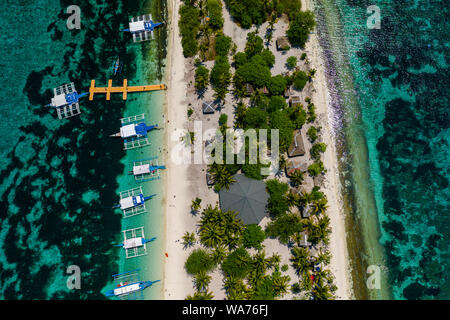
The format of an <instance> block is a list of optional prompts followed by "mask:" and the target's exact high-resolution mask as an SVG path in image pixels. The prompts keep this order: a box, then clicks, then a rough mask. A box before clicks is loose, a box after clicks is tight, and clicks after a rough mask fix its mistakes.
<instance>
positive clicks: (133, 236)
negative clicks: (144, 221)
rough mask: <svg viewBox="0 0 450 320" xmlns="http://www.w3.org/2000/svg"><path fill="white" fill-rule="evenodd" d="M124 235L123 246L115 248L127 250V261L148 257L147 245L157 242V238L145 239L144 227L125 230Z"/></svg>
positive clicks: (117, 245)
mask: <svg viewBox="0 0 450 320" xmlns="http://www.w3.org/2000/svg"><path fill="white" fill-rule="evenodd" d="M122 233H123V242H122V243H121V244H116V245H115V246H116V247H122V248H124V249H125V256H126V258H127V259H129V258H135V257H139V256H143V255H146V254H147V246H146V244H147V243H149V242H152V241H154V240H156V237H153V238H150V239H147V238H145V235H144V227H139V228H134V229H128V230H124V231H122Z"/></svg>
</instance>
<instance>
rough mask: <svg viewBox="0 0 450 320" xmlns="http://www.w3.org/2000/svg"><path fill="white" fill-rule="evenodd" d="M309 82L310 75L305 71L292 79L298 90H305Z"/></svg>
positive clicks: (296, 73) (295, 74)
mask: <svg viewBox="0 0 450 320" xmlns="http://www.w3.org/2000/svg"><path fill="white" fill-rule="evenodd" d="M307 81H308V75H307V74H306V73H305V72H303V71H301V70H300V71H297V72H295V73H294V75H293V77H292V82H293V84H294V86H295V88H296V89H297V90H300V91H301V90H303V88H304V87H305V85H306V82H307Z"/></svg>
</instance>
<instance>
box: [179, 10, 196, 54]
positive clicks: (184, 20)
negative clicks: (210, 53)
mask: <svg viewBox="0 0 450 320" xmlns="http://www.w3.org/2000/svg"><path fill="white" fill-rule="evenodd" d="M179 14H180V20H179V21H178V27H179V28H180V34H181V36H182V40H181V45H182V46H183V54H184V56H185V57H193V56H195V55H196V54H197V52H198V42H197V39H196V37H197V33H198V30H199V27H200V10H199V9H197V8H196V7H194V6H192V5H186V4H183V5H182V6H181V7H180V11H179Z"/></svg>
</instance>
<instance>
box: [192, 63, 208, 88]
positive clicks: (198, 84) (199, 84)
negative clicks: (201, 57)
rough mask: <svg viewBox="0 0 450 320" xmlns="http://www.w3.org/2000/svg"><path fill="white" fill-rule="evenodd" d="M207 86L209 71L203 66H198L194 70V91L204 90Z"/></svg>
mask: <svg viewBox="0 0 450 320" xmlns="http://www.w3.org/2000/svg"><path fill="white" fill-rule="evenodd" d="M208 84H209V70H208V68H206V67H205V66H202V65H199V66H198V67H197V69H196V70H195V89H197V90H198V91H202V90H205V89H206V87H207V86H208Z"/></svg>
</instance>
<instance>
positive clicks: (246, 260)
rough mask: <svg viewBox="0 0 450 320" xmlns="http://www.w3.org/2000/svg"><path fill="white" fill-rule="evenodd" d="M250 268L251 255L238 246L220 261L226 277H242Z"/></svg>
mask: <svg viewBox="0 0 450 320" xmlns="http://www.w3.org/2000/svg"><path fill="white" fill-rule="evenodd" d="M251 269H252V257H251V256H250V254H249V253H248V252H247V250H245V248H238V249H236V250H235V251H233V252H232V253H231V254H230V255H228V256H227V257H226V258H225V260H224V261H223V263H222V270H223V272H224V273H225V274H226V275H227V276H228V277H233V278H236V279H244V278H245V277H246V276H247V274H248V273H249V272H250V270H251Z"/></svg>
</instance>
